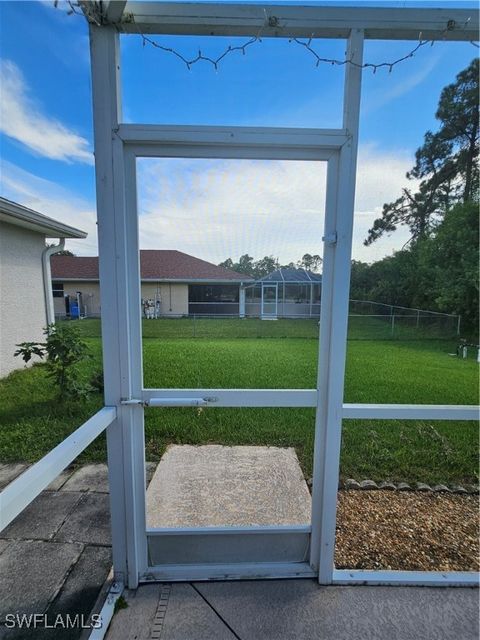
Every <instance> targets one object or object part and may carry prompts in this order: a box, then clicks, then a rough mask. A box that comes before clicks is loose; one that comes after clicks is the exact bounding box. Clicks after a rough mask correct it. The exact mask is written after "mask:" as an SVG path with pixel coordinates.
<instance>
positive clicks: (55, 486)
mask: <svg viewBox="0 0 480 640" xmlns="http://www.w3.org/2000/svg"><path fill="white" fill-rule="evenodd" d="M74 471H75V469H65V471H62V473H61V474H60V475H59V476H57V477H56V478H55V480H52V482H51V483H50V484H49V485H48V487H47V489H46V490H47V491H58V490H59V489H61V488H62V487H63V485H64V484H65V482H66V481H67V480H68V479H69V478H70V476H71V475H72V474H73V472H74Z"/></svg>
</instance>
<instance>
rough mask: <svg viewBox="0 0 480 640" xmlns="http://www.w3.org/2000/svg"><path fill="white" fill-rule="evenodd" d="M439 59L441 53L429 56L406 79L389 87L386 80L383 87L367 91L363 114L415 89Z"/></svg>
mask: <svg viewBox="0 0 480 640" xmlns="http://www.w3.org/2000/svg"><path fill="white" fill-rule="evenodd" d="M439 60H440V55H435V56H432V57H430V58H428V60H427V61H426V63H425V64H424V65H423V66H422V67H420V68H419V69H418V71H416V72H415V73H411V75H408V76H407V77H406V78H405V79H404V80H400V81H399V82H393V83H392V85H391V86H390V87H388V83H387V82H385V83H383V84H382V87H381V88H379V89H376V90H374V91H371V92H370V93H367V94H366V98H365V100H364V103H363V106H362V110H361V111H362V115H366V114H368V113H372V112H373V111H376V110H377V109H380V107H384V106H385V105H386V104H388V103H389V102H392V100H396V99H397V98H400V97H401V96H403V95H405V94H406V93H409V92H410V91H412V89H415V87H417V86H418V85H419V84H421V83H422V82H423V81H424V80H425V79H426V78H427V77H428V76H429V75H430V73H431V72H432V71H433V69H434V68H435V66H436V65H437V64H438V62H439Z"/></svg>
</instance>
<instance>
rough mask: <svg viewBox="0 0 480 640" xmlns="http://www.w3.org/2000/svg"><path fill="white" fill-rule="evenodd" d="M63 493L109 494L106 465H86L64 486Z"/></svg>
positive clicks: (75, 472)
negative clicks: (90, 492)
mask: <svg viewBox="0 0 480 640" xmlns="http://www.w3.org/2000/svg"><path fill="white" fill-rule="evenodd" d="M61 491H95V492H97V493H108V491H109V489H108V467H107V465H106V464H86V465H85V466H83V467H80V468H79V469H77V470H76V471H74V473H73V474H72V476H71V477H70V478H69V479H68V480H67V482H65V484H64V485H63V486H62V489H61Z"/></svg>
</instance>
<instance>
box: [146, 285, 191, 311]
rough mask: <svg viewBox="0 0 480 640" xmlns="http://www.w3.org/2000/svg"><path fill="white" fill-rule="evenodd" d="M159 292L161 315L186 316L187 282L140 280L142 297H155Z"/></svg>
mask: <svg viewBox="0 0 480 640" xmlns="http://www.w3.org/2000/svg"><path fill="white" fill-rule="evenodd" d="M155 294H160V299H161V302H160V315H161V316H186V315H187V314H188V284H170V283H164V282H158V283H157V282H142V298H153V299H154V298H155Z"/></svg>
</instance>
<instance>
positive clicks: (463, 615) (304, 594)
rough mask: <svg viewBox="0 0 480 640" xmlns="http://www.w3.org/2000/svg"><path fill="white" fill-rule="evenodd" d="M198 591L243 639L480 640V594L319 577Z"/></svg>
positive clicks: (217, 586)
mask: <svg viewBox="0 0 480 640" xmlns="http://www.w3.org/2000/svg"><path fill="white" fill-rule="evenodd" d="M196 588H197V589H198V591H199V592H200V593H202V595H203V596H204V597H205V598H206V599H207V600H208V602H209V603H210V604H211V606H212V607H213V608H214V609H215V610H216V611H217V612H218V614H219V615H220V616H221V617H222V618H223V619H224V620H225V621H226V622H227V623H228V624H229V625H230V626H231V627H232V628H233V629H234V630H235V632H236V633H237V634H238V636H239V637H240V638H242V640H253V639H256V640H257V639H260V638H261V639H262V640H291V639H292V638H295V640H333V639H335V640H358V639H360V638H361V640H385V639H386V638H392V640H393V639H395V640H419V638H421V639H422V640H458V638H462V640H478V596H479V594H478V590H476V589H456V588H451V589H443V588H442V589H432V588H426V587H360V586H355V587H320V586H319V585H318V584H317V583H316V582H315V581H313V580H283V581H271V582H268V581H262V582H253V581H250V582H230V583H199V584H196ZM186 617H188V613H187V614H186ZM162 640H163V639H162ZM164 640H169V639H168V636H165V639H164ZM185 640H186V639H185Z"/></svg>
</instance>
